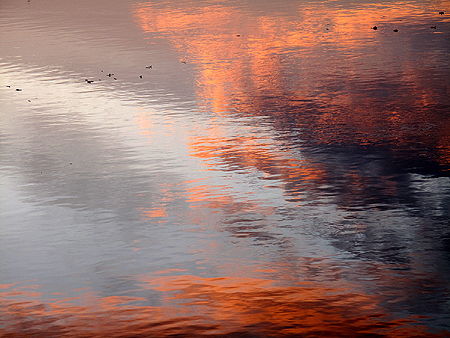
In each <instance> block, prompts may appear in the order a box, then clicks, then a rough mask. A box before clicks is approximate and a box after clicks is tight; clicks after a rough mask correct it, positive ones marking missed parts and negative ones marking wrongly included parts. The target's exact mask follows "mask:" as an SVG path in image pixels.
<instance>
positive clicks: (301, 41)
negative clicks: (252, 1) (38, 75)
mask: <svg viewBox="0 0 450 338" xmlns="http://www.w3.org/2000/svg"><path fill="white" fill-rule="evenodd" d="M449 5H450V2H449V1H444V2H440V4H439V6H440V7H442V8H445V7H448V6H449ZM282 11H284V12H282ZM280 13H281V14H280ZM280 13H278V12H271V13H270V14H269V13H265V12H264V11H261V12H258V11H255V12H254V13H252V12H250V11H249V12H244V11H240V10H239V9H238V8H237V7H233V6H220V5H217V4H214V5H205V6H192V5H179V6H178V7H175V6H170V5H167V6H166V5H163V7H157V6H153V5H152V4H150V3H148V4H145V5H140V6H137V7H136V9H135V18H136V20H137V21H138V23H139V24H140V26H141V28H142V29H143V30H144V31H146V32H149V33H155V34H161V35H162V36H164V37H165V38H167V39H168V40H169V41H170V42H171V43H172V45H173V46H174V48H175V49H176V50H177V51H178V52H179V53H180V54H181V55H183V57H184V58H187V59H188V60H189V61H192V62H194V63H195V64H196V65H197V67H198V70H199V75H198V78H197V95H198V101H199V102H201V104H202V105H205V107H207V109H208V110H209V111H213V112H215V113H216V114H217V115H223V114H230V113H231V112H239V114H243V115H252V114H255V115H258V114H261V112H262V113H264V112H265V111H267V110H272V111H274V110H277V107H278V110H279V112H277V113H273V117H274V124H273V125H274V127H275V128H276V129H277V128H285V127H286V126H285V125H283V123H282V122H280V121H277V120H282V119H286V118H287V119H288V120H289V123H290V124H292V123H296V124H297V126H307V127H308V131H309V132H310V134H311V135H310V137H311V138H313V139H315V140H318V141H320V142H322V143H324V144H332V143H336V142H339V143H341V144H342V143H347V144H359V145H363V146H365V145H370V144H386V143H394V144H395V145H396V146H404V147H408V145H409V144H411V143H412V142H413V143H414V142H417V134H418V130H417V126H423V125H424V124H428V125H432V126H433V133H432V134H433V135H432V136H431V135H427V134H426V133H421V134H420V138H421V139H420V142H419V143H420V144H426V145H427V146H428V148H430V149H436V148H438V150H437V154H438V155H436V156H437V160H438V161H441V163H443V164H447V163H448V159H449V158H450V147H449V143H448V142H447V141H446V140H447V135H448V130H447V127H442V126H448V125H449V124H450V119H449V117H448V116H446V117H443V116H436V115H433V114H429V113H428V110H427V109H423V112H421V111H419V112H418V111H417V109H415V107H432V106H433V105H438V104H439V103H440V102H439V101H440V99H441V96H439V95H437V94H436V93H435V91H434V90H433V89H432V88H431V87H430V86H429V83H432V82H433V81H434V79H431V78H430V79H427V74H428V73H431V72H428V71H427V68H429V67H430V66H429V65H428V64H427V63H424V65H423V67H422V66H418V65H414V66H413V67H412V65H411V64H409V63H408V61H405V62H402V63H401V64H398V65H400V66H399V67H400V68H399V69H396V68H395V67H397V66H393V62H391V61H390V60H395V59H398V55H397V54H398V50H397V49H396V48H397V47H396V43H395V40H392V39H393V38H392V29H393V28H398V26H399V25H402V27H404V29H405V30H409V31H408V34H412V33H415V32H414V31H412V29H413V28H411V26H409V25H413V24H416V23H417V20H418V18H420V20H423V21H426V20H428V21H431V22H433V20H437V18H436V15H437V7H436V6H435V5H434V4H427V5H424V4H421V5H418V4H416V3H414V2H397V3H389V5H386V4H358V5H354V6H352V7H348V8H344V7H341V6H330V5H327V4H323V3H320V4H308V5H307V6H306V5H305V4H303V3H292V4H289V5H287V6H286V8H283V9H280ZM324 13H326V15H324ZM374 25H378V27H379V29H378V30H377V31H374V30H373V29H371V27H372V26H374ZM400 33H401V32H400ZM430 34H431V33H430ZM389 46H390V47H389ZM381 47H382V48H383V49H382V50H383V55H380V54H379V53H380V52H379V51H378V49H379V48H381ZM403 52H404V53H410V51H409V50H405V51H403ZM333 53H335V54H333ZM333 55H334V56H333ZM430 57H431V58H433V57H434V56H433V54H431V52H430ZM283 58H288V59H289V60H290V61H289V63H286V62H285V61H283ZM366 59H367V61H365V60H366ZM356 60H357V62H354V61H356ZM418 62H423V61H418ZM428 62H429V61H428ZM342 65H345V66H342ZM289 67H294V68H295V71H292V70H290V69H289ZM371 67H372V68H371ZM390 71H392V72H393V73H392V74H397V73H396V72H398V76H394V77H392V75H390V74H389V72H390ZM329 75H332V78H333V76H334V78H335V79H339V81H338V82H339V83H338V84H335V85H336V86H339V85H342V86H344V87H346V91H345V93H344V94H343V93H340V94H336V93H334V91H333V89H329V90H327V89H326V88H327V86H329V83H328V82H327V81H329V80H330V77H328V76H329ZM424 79H426V80H425V81H424ZM427 81H429V82H427ZM441 82H442V83H439V86H440V88H442V91H441V92H443V91H445V90H446V91H447V92H448V91H449V90H450V84H449V82H448V81H441ZM324 88H325V89H324ZM360 88H366V89H367V90H368V91H362V92H361V90H360ZM386 88H390V89H389V90H390V91H391V92H394V93H397V92H398V95H397V96H401V97H400V98H399V99H398V100H400V101H398V102H395V101H394V102H393V103H392V105H393V106H396V105H398V106H399V107H396V108H395V109H397V113H398V114H397V116H396V120H392V119H391V112H392V108H393V107H390V106H389V105H386V102H385V101H384V100H383V99H380V98H379V97H377V96H376V95H374V94H372V92H373V91H383V90H386ZM308 100H309V101H311V100H315V101H318V102H320V104H321V105H322V106H326V107H327V108H326V109H322V112H321V113H320V114H317V115H311V114H303V113H301V114H298V116H294V114H293V113H286V111H287V112H292V111H294V110H295V109H298V110H299V111H300V112H301V110H302V109H303V106H302V105H304V102H307V101H308ZM317 109H321V108H320V107H318V108H317ZM429 109H431V110H432V108H429ZM411 111H414V114H411ZM289 115H290V116H289ZM443 119H444V121H442V120H443ZM212 122H213V121H212ZM282 130H283V129H282ZM193 143H194V144H195V143H196V141H194V142H193ZM199 148H200V146H199V145H194V147H193V149H194V150H198V152H199V154H198V155H197V156H203V153H204V152H205V150H202V149H199ZM207 151H208V150H206V152H207ZM254 152H258V150H255V151H254ZM255 156H256V155H255ZM240 160H242V158H241V159H240Z"/></svg>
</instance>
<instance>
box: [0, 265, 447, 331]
mask: <svg viewBox="0 0 450 338" xmlns="http://www.w3.org/2000/svg"><path fill="white" fill-rule="evenodd" d="M166 272H169V273H173V271H166ZM141 284H142V286H143V288H144V289H148V290H152V292H153V293H154V292H158V293H159V294H160V295H162V298H161V300H160V304H159V305H158V306H148V305H136V303H145V301H146V299H145V298H144V297H125V296H112V297H99V296H98V295H97V294H95V293H85V294H82V295H81V296H80V297H74V298H67V299H59V300H44V299H40V298H39V297H38V296H34V297H33V296H31V295H30V294H29V293H27V292H26V291H25V290H24V289H25V288H24V287H16V288H14V287H13V288H11V287H10V286H4V287H3V289H4V290H6V291H5V292H3V293H2V295H1V298H0V302H1V304H2V306H1V308H0V318H1V319H0V335H1V336H2V337H31V336H32V337H106V336H107V337H168V336H173V335H178V336H180V337H235V336H244V337H245V336H252V337H267V336H270V337H299V336H303V335H305V336H308V337H319V336H324V335H329V336H332V337H362V336H364V335H367V336H373V337H383V336H384V334H383V332H387V331H388V332H389V333H388V334H387V336H388V337H413V336H420V337H444V334H431V333H428V332H427V331H426V328H425V327H423V326H421V325H420V324H419V323H418V322H417V320H416V318H405V319H399V320H389V319H388V317H387V316H386V315H385V314H384V313H383V311H382V309H381V308H379V307H378V306H377V302H378V301H379V299H378V298H377V297H376V296H369V295H364V294H360V293H355V292H354V291H353V292H352V291H350V290H349V289H347V288H345V287H340V288H330V287H316V286H315V287H313V286H310V285H308V284H304V285H299V284H297V285H294V286H277V285H275V284H274V283H273V281H271V280H265V279H255V278H239V277H224V278H200V277H196V276H189V275H187V276H159V277H156V276H154V277H144V278H142V279H141ZM74 302H78V303H80V302H81V305H75V304H74ZM417 319H418V318H417Z"/></svg>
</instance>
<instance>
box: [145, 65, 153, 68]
mask: <svg viewBox="0 0 450 338" xmlns="http://www.w3.org/2000/svg"><path fill="white" fill-rule="evenodd" d="M145 68H147V69H152V68H153V65H150V66H147V67H145Z"/></svg>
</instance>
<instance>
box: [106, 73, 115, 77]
mask: <svg viewBox="0 0 450 338" xmlns="http://www.w3.org/2000/svg"><path fill="white" fill-rule="evenodd" d="M113 75H114V74H112V73H109V74H108V75H106V76H109V77H111V76H113Z"/></svg>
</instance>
